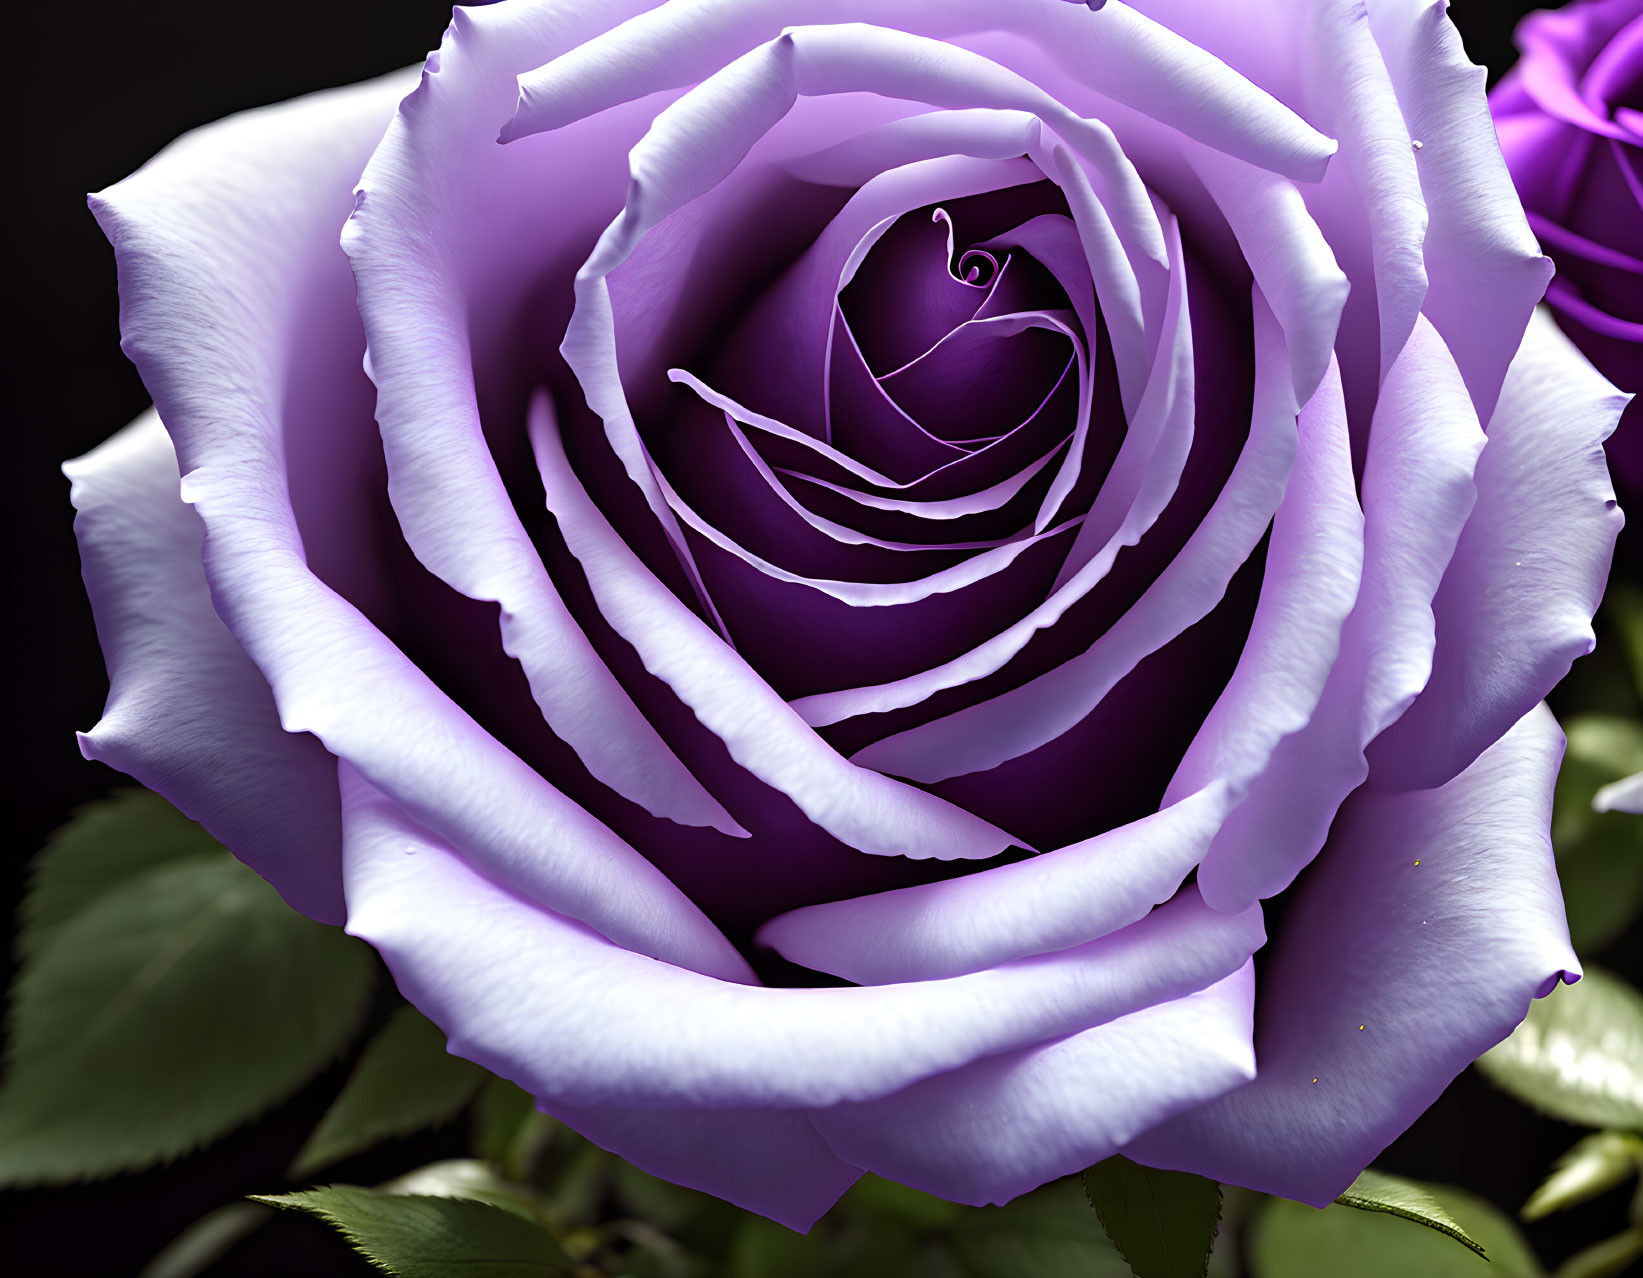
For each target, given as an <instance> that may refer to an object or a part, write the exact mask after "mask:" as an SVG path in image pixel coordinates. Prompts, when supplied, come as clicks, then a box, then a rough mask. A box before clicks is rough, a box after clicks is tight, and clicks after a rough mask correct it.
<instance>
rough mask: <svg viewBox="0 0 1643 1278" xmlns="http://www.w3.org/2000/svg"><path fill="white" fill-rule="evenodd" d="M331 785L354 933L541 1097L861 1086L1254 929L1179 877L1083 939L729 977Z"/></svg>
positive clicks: (1142, 1002) (492, 1062)
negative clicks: (517, 879)
mask: <svg viewBox="0 0 1643 1278" xmlns="http://www.w3.org/2000/svg"><path fill="white" fill-rule="evenodd" d="M342 789H343V830H344V852H343V859H344V881H345V887H346V892H347V897H348V930H349V931H350V932H351V933H353V934H354V935H357V936H361V937H363V938H365V939H366V940H368V941H370V943H371V944H372V945H373V946H375V947H376V949H377V950H378V951H379V952H380V953H381V954H382V955H383V957H384V959H385V960H386V961H387V963H388V967H389V970H390V971H391V972H392V973H393V974H394V979H395V980H396V981H397V982H398V984H399V987H400V990H401V992H402V993H404V994H405V996H406V997H407V998H408V999H410V1000H411V1002H412V1003H414V1004H415V1005H416V1006H417V1007H418V1008H420V1009H421V1010H422V1011H423V1012H424V1013H425V1014H426V1015H427V1016H429V1018H430V1019H432V1020H433V1021H434V1022H435V1023H436V1024H438V1025H440V1026H442V1027H443V1028H444V1029H445V1030H446V1032H447V1033H448V1034H449V1035H450V1039H451V1050H452V1051H453V1052H455V1053H457V1054H458V1055H462V1056H467V1057H469V1058H470V1059H473V1060H475V1061H477V1062H479V1063H480V1064H481V1065H484V1066H485V1067H486V1068H487V1069H490V1070H491V1071H493V1072H494V1073H498V1074H501V1075H502V1076H503V1077H505V1078H509V1079H512V1080H513V1081H514V1082H516V1083H518V1084H519V1085H520V1086H522V1087H524V1088H526V1089H527V1090H528V1091H530V1092H531V1093H532V1094H533V1095H535V1096H536V1097H537V1098H538V1099H539V1100H541V1101H542V1102H543V1103H544V1104H546V1105H548V1106H549V1107H550V1108H552V1106H553V1105H555V1104H568V1105H573V1106H578V1107H582V1106H603V1105H616V1106H638V1107H642V1108H647V1109H649V1108H663V1109H667V1108H676V1107H680V1106H685V1107H689V1106H702V1107H706V1108H709V1109H713V1108H728V1109H747V1108H760V1107H775V1108H790V1107H795V1106H828V1105H833V1104H836V1103H838V1102H840V1101H847V1100H868V1099H872V1098H875V1097H878V1096H883V1095H886V1094H888V1093H890V1092H893V1091H896V1090H899V1089H900V1088H902V1087H905V1086H907V1085H908V1084H910V1083H912V1082H915V1081H917V1080H918V1079H921V1078H924V1077H927V1076H928V1075H931V1074H934V1073H939V1072H941V1071H944V1070H949V1069H954V1068H956V1067H958V1066H960V1065H964V1064H967V1063H969V1062H970V1061H972V1060H975V1059H977V1058H978V1057H982V1056H990V1055H994V1054H996V1053H998V1052H1003V1051H1010V1050H1013V1049H1015V1048H1019V1047H1023V1046H1027V1045H1029V1044H1032V1043H1038V1042H1043V1041H1045V1040H1047V1039H1054V1038H1059V1037H1062V1036H1064V1035H1066V1034H1069V1033H1073V1032H1075V1031H1078V1030H1082V1029H1087V1028H1090V1027H1091V1026H1094V1025H1099V1024H1104V1023H1106V1022H1107V1021H1110V1020H1112V1019H1114V1018H1116V1017H1119V1016H1124V1015H1127V1014H1128V1013H1130V1012H1134V1011H1138V1010H1140V1009H1141V1008H1143V1007H1148V1006H1151V1005H1153V1004H1154V1003H1158V1002H1162V1001H1168V1000H1170V999H1173V998H1179V997H1181V996H1183V995H1186V994H1189V993H1192V992H1193V991H1194V990H1198V989H1202V988H1204V987H1205V986H1207V985H1209V984H1211V983H1213V982H1214V981H1216V980H1219V979H1220V978H1222V977H1224V976H1226V975H1228V974H1229V973H1231V972H1233V971H1236V970H1237V969H1238V968H1239V967H1240V966H1242V965H1243V963H1244V961H1245V959H1247V958H1248V956H1249V955H1250V953H1252V952H1253V951H1254V949H1256V948H1257V947H1258V946H1259V945H1260V944H1261V942H1262V940H1263V939H1264V932H1263V931H1262V927H1261V919H1260V911H1259V910H1258V909H1256V910H1250V911H1246V912H1245V913H1244V914H1243V915H1240V916H1230V915H1225V914H1221V913H1219V912H1217V911H1214V910H1211V909H1209V908H1208V907H1207V906H1205V905H1204V904H1203V903H1202V901H1200V900H1199V899H1198V897H1197V895H1196V893H1184V894H1182V896H1180V897H1179V898H1177V899H1176V900H1175V901H1172V902H1171V903H1170V904H1169V905H1167V906H1165V907H1163V908H1161V909H1159V910H1155V911H1153V912H1152V913H1151V914H1149V915H1148V916H1147V917H1146V918H1145V919H1143V920H1141V921H1140V922H1138V923H1134V924H1131V925H1130V926H1129V927H1127V928H1123V929H1121V930H1119V931H1117V932H1114V933H1111V934H1110V935H1108V936H1106V937H1103V938H1101V939H1099V940H1096V941H1093V942H1091V943H1089V944H1087V945H1082V946H1078V947H1075V948H1073V949H1071V950H1067V951H1063V952H1061V953H1059V954H1053V955H1047V956H1042V957H1036V958H1029V959H1023V960H1018V961H1016V962H1013V963H1006V964H1002V965H1000V966H998V967H995V968H991V969H988V970H985V971H980V972H974V973H970V974H967V975H964V976H957V977H952V978H948V979H945V980H935V981H915V982H908V983H903V984H895V985H879V986H864V987H845V988H808V989H768V988H763V987H759V986H750V985H744V984H736V983H734V982H731V981H723V980H717V979H715V978H713V977H710V976H704V975H702V974H699V973H694V972H690V971H687V970H685V969H683V968H680V967H676V966H674V965H672V964H668V963H664V962H659V961H657V960H654V959H650V958H647V957H645V956H644V955H641V954H636V953H634V952H633V951H631V950H628V949H624V948H623V947H622V946H620V945H616V944H612V943H611V942H610V941H608V940H606V939H604V938H602V937H600V936H598V935H597V934H596V933H594V932H592V931H590V930H589V929H588V928H586V927H585V926H582V925H580V924H578V923H576V922H574V921H572V920H568V919H566V918H564V917H563V916H560V915H557V914H555V913H553V912H552V911H550V910H546V909H542V908H540V907H534V906H532V905H530V904H528V903H526V902H522V901H521V900H520V899H519V898H518V897H516V896H514V895H512V894H510V893H508V892H506V891H505V890H503V889H501V888H499V887H497V886H496V885H495V884H493V883H491V882H490V881H489V880H487V879H485V878H483V877H481V876H480V875H478V874H476V873H475V872H474V871H473V870H471V869H469V868H468V867H467V866H466V865H465V864H464V862H463V859H462V858H461V857H460V856H459V855H458V854H457V852H456V851H455V850H454V849H453V848H452V847H451V846H450V845H449V844H448V843H446V842H444V841H443V840H441V839H439V838H438V837H437V836H434V835H432V834H430V833H429V832H428V831H426V830H425V829H423V828H422V827H420V826H419V825H418V824H417V823H416V822H414V821H412V820H411V819H410V818H408V817H407V816H406V815H405V813H404V811H403V809H401V808H400V807H399V806H398V805H396V804H395V803H393V801H392V800H389V799H387V798H386V797H384V796H383V795H382V794H381V793H380V792H378V791H375V790H373V789H372V788H371V787H370V786H369V785H368V784H367V783H365V782H364V781H363V780H362V779H361V778H359V777H358V775H357V774H356V773H353V772H352V770H351V769H349V768H348V767H347V766H346V765H344V767H343V769H342ZM732 1044H733V1045H734V1049H733V1050H732V1049H731V1048H730V1045H732Z"/></svg>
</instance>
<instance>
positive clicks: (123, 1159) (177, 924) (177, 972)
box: [0, 851, 374, 1185]
mask: <svg viewBox="0 0 1643 1278" xmlns="http://www.w3.org/2000/svg"><path fill="white" fill-rule="evenodd" d="M36 939H38V938H36ZM373 971H374V967H373V963H372V959H371V953H370V951H369V950H368V949H367V948H366V947H365V946H363V945H361V944H360V943H359V942H357V941H354V940H351V939H350V938H348V937H346V936H344V935H343V934H342V933H341V932H340V931H338V930H336V929H333V928H329V927H324V926H322V925H320V924H317V923H314V922H312V921H311V920H309V919H306V918H304V917H303V916H302V915H300V914H297V913H296V912H295V911H293V910H292V909H290V907H288V906H287V905H286V904H285V903H284V902H283V901H282V900H281V899H280V898H279V895H278V894H277V893H276V892H275V891H274V889H273V888H271V887H269V886H268V884H266V883H265V882H263V881H262V879H260V878H258V877H257V876H256V875H255V874H253V873H252V872H251V871H250V870H248V869H246V868H245V867H244V866H243V865H241V864H240V863H239V862H237V861H235V860H234V859H233V858H232V857H230V856H229V855H228V854H227V853H226V852H222V851H218V852H216V853H215V854H213V855H197V856H186V857H183V858H180V859H178V860H174V861H168V862H164V863H162V864H159V865H154V866H151V867H149V868H148V869H146V870H144V871H142V872H141V873H139V874H136V875H133V876H131V877H130V878H127V879H126V880H125V881H124V882H122V883H120V884H118V885H117V886H115V887H112V888H110V889H109V890H108V891H106V892H103V893H101V894H99V895H97V896H96V897H95V898H94V899H92V900H91V901H90V903H89V904H87V905H85V906H84V908H82V909H80V910H79V911H78V912H77V913H74V914H73V916H72V917H70V918H68V919H67V920H66V921H63V922H54V923H53V924H52V925H51V927H50V932H49V934H48V935H47V936H46V937H45V939H44V941H43V943H42V944H41V945H40V947H39V948H38V950H37V952H35V953H33V954H32V955H31V957H30V960H29V961H28V963H27V964H26V965H25V966H24V968H23V971H22V974H21V976H20V978H19V979H18V981H17V984H16V987H15V989H14V992H13V1004H12V1042H11V1064H10V1070H9V1072H8V1075H7V1078H6V1082H5V1085H4V1087H3V1088H0V1184H3V1185H19V1184H33V1183H42V1182H49V1183H57V1182H62V1181H67V1180H74V1179H79V1178H84V1177H92V1176H102V1175H107V1174H109V1173H111V1172H116V1171H124V1170H129V1169H132V1168H137V1167H143V1166H147V1165H149V1164H151V1163H155V1162H158V1161H161V1160H164V1159H169V1158H174V1157H176V1156H177V1155H179V1154H182V1153H184V1152H186V1151H188V1150H190V1149H193V1148H195V1147H196V1146H198V1145H201V1144H203V1143H205V1142H207V1141H209V1140H212V1139H214V1138H215V1137H217V1136H220V1135H222V1134H223V1133H224V1132H226V1131H228V1130H229V1129H231V1128H233V1127H235V1126H237V1125H238V1124H240V1123H242V1122H245V1121H246V1120H248V1119H250V1118H253V1117H255V1116H256V1115H257V1114H258V1113H260V1112H261V1111H262V1110H264V1109H266V1108H267V1107H268V1106H269V1105H271V1104H273V1103H274V1102H276V1101H278V1100H282V1099H283V1098H285V1097H286V1096H288V1095H290V1094H291V1093H292V1092H294V1091H295V1090H296V1089H297V1088H299V1087H300V1086H301V1085H302V1084H303V1083H304V1082H306V1081H307V1080H308V1079H309V1078H310V1077H311V1076H312V1075H313V1074H314V1073H315V1072H316V1071H318V1070H319V1069H320V1068H321V1067H322V1066H324V1065H325V1064H326V1062H327V1061H329V1060H331V1059H332V1058H333V1057H334V1056H335V1055H336V1054H337V1053H338V1052H339V1051H340V1050H341V1048H342V1047H343V1045H344V1043H345V1042H346V1041H347V1039H348V1037H349V1035H350V1034H351V1033H352V1032H353V1030H354V1027H355V1026H356V1025H357V1023H358V1020H359V1016H360V1013H361V1011H362V1010H363V1008H364V1004H365V1000H366V997H367V995H368V993H369V990H370V983H371V978H372V973H373Z"/></svg>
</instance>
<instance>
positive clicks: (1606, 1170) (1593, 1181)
mask: <svg viewBox="0 0 1643 1278" xmlns="http://www.w3.org/2000/svg"><path fill="white" fill-rule="evenodd" d="M1640 1169H1643V1137H1639V1136H1634V1135H1633V1134H1632V1133H1631V1132H1593V1133H1592V1134H1591V1135H1590V1136H1587V1137H1585V1138H1584V1139H1583V1140H1581V1141H1580V1142H1579V1143H1578V1144H1576V1145H1575V1147H1574V1148H1573V1149H1571V1150H1570V1151H1569V1152H1568V1153H1567V1154H1564V1155H1563V1157H1561V1158H1559V1159H1558V1160H1557V1166H1556V1168H1555V1169H1554V1170H1553V1171H1552V1174H1551V1175H1550V1176H1548V1177H1547V1178H1546V1179H1545V1181H1544V1182H1542V1184H1541V1186H1540V1188H1539V1189H1537V1190H1535V1192H1534V1193H1533V1194H1531V1195H1530V1196H1529V1201H1528V1202H1526V1203H1524V1204H1523V1211H1522V1212H1521V1213H1520V1214H1521V1215H1522V1216H1523V1219H1525V1220H1539V1219H1540V1218H1541V1217H1542V1216H1549V1215H1551V1214H1552V1213H1553V1212H1554V1211H1565V1210H1567V1209H1568V1208H1570V1207H1573V1206H1576V1205H1577V1204H1579V1203H1583V1202H1585V1201H1586V1200H1587V1199H1588V1198H1596V1197H1597V1196H1598V1195H1599V1194H1601V1193H1603V1192H1604V1191H1605V1190H1609V1189H1613V1188H1614V1187H1615V1186H1616V1185H1618V1184H1621V1183H1622V1182H1623V1181H1626V1180H1628V1179H1630V1178H1631V1177H1633V1176H1636V1175H1637V1174H1638V1172H1639V1170H1640Z"/></svg>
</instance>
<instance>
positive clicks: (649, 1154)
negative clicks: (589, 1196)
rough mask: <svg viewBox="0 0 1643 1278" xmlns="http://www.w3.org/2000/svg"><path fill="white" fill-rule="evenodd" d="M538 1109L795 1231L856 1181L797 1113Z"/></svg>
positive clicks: (854, 1171)
mask: <svg viewBox="0 0 1643 1278" xmlns="http://www.w3.org/2000/svg"><path fill="white" fill-rule="evenodd" d="M544 1108H545V1110H546V1112H548V1113H551V1114H552V1115H553V1116H554V1117H555V1118H558V1119H560V1120H561V1121H563V1122H566V1123H568V1124H570V1125H571V1126H572V1127H574V1128H575V1129H576V1130H577V1131H579V1132H581V1133H582V1135H584V1136H586V1137H587V1138H588V1139H589V1140H591V1141H592V1142H593V1143H594V1144H596V1145H598V1146H600V1147H601V1148H604V1149H608V1150H610V1151H611V1152H612V1153H613V1154H619V1155H621V1156H622V1157H623V1158H625V1159H627V1160H628V1162H630V1163H632V1164H633V1165H634V1166H635V1167H639V1168H642V1169H643V1170H645V1171H648V1172H650V1173H651V1174H652V1175H654V1176H660V1177H661V1178H662V1179H663V1180H671V1181H673V1182H674V1183H675V1184H679V1185H688V1186H689V1187H690V1188H691V1189H700V1190H702V1191H704V1192H706V1193H709V1194H714V1195H716V1196H717V1197H719V1198H724V1199H727V1200H728V1201H730V1202H733V1203H735V1204H736V1205H737V1206H738V1207H745V1208H746V1209H747V1210H748V1211H756V1212H758V1213H759V1214H760V1215H761V1216H768V1217H770V1219H771V1220H776V1221H780V1222H781V1223H782V1224H784V1225H786V1226H787V1227H788V1228H789V1229H796V1230H798V1231H799V1232H800V1233H804V1232H805V1231H807V1230H808V1229H809V1228H810V1226H811V1225H813V1224H815V1223H816V1220H817V1218H818V1217H820V1216H821V1214H822V1213H823V1212H824V1211H826V1210H827V1209H828V1208H829V1207H831V1206H832V1205H833V1204H834V1202H835V1201H837V1199H838V1197H839V1195H840V1194H842V1193H843V1192H844V1191H845V1190H846V1189H848V1188H850V1186H851V1184H852V1183H853V1182H854V1181H855V1180H856V1178H857V1177H858V1176H860V1175H861V1168H859V1167H853V1166H851V1165H850V1164H849V1163H846V1162H842V1161H840V1159H839V1157H838V1156H837V1155H836V1154H834V1153H833V1151H832V1150H831V1149H830V1148H829V1147H828V1145H827V1143H826V1142H825V1141H824V1140H822V1138H821V1136H820V1135H819V1134H818V1133H817V1131H816V1129H815V1127H814V1126H813V1125H812V1123H811V1121H810V1118H809V1116H808V1115H807V1114H806V1112H805V1111H804V1110H802V1109H574V1108H572V1107H570V1106H566V1105H549V1106H546V1107H544Z"/></svg>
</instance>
